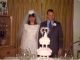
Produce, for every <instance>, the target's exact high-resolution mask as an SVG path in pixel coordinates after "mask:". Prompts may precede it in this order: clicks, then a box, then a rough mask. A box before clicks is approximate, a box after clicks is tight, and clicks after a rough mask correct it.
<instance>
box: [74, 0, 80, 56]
mask: <svg viewBox="0 0 80 60" xmlns="http://www.w3.org/2000/svg"><path fill="white" fill-rule="evenodd" d="M76 41H80V0H74V17H73V42H76ZM79 48H80V47H79V46H78V44H77V43H76V44H74V55H75V57H77V50H80V49H79Z"/></svg>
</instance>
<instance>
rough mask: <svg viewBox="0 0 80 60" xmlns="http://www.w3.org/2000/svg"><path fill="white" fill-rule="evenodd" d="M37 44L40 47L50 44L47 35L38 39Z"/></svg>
mask: <svg viewBox="0 0 80 60" xmlns="http://www.w3.org/2000/svg"><path fill="white" fill-rule="evenodd" d="M39 43H40V44H41V45H49V44H50V39H49V38H48V37H47V33H45V34H44V36H43V37H41V38H40V40H39Z"/></svg>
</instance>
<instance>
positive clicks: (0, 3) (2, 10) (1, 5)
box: [0, 0, 8, 15]
mask: <svg viewBox="0 0 80 60" xmlns="http://www.w3.org/2000/svg"><path fill="white" fill-rule="evenodd" d="M7 14H8V8H7V0H0V15H7Z"/></svg>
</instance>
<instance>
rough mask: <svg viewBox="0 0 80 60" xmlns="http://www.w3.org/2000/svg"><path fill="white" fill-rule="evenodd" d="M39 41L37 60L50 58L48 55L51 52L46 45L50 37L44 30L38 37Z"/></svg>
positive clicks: (48, 59)
mask: <svg viewBox="0 0 80 60" xmlns="http://www.w3.org/2000/svg"><path fill="white" fill-rule="evenodd" d="M39 43H40V44H41V47H39V49H37V54H38V55H39V57H38V59H37V60H40V59H43V60H52V59H51V58H50V57H49V56H50V55H51V53H52V50H51V49H50V48H49V47H48V45H49V44H50V39H49V38H48V36H47V32H46V31H45V33H44V36H43V37H41V38H40V39H39Z"/></svg>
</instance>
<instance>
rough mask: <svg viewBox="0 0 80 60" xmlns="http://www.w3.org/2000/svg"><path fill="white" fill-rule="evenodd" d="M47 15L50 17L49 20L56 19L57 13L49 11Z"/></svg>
mask: <svg viewBox="0 0 80 60" xmlns="http://www.w3.org/2000/svg"><path fill="white" fill-rule="evenodd" d="M47 17H48V20H54V18H55V15H54V13H53V12H50V11H49V12H48V13H47Z"/></svg>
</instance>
